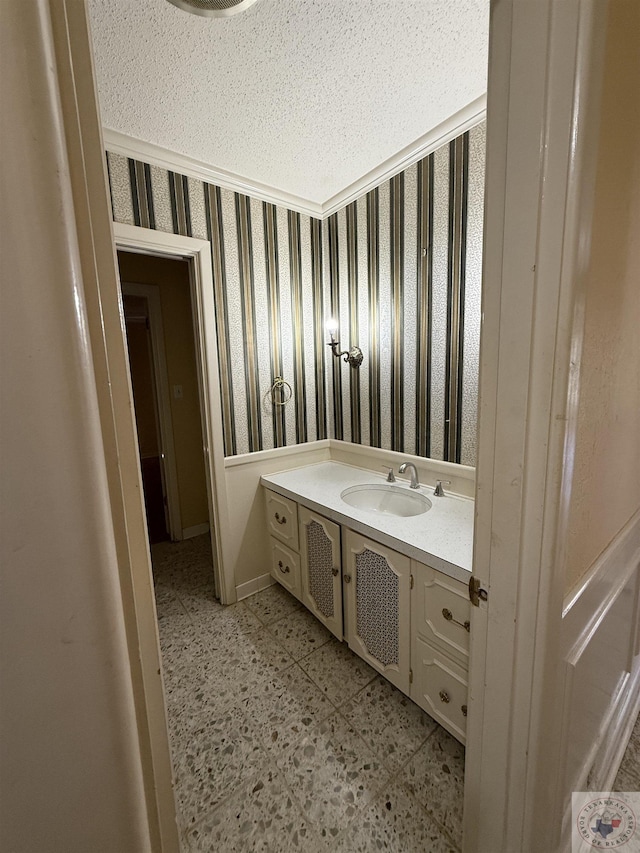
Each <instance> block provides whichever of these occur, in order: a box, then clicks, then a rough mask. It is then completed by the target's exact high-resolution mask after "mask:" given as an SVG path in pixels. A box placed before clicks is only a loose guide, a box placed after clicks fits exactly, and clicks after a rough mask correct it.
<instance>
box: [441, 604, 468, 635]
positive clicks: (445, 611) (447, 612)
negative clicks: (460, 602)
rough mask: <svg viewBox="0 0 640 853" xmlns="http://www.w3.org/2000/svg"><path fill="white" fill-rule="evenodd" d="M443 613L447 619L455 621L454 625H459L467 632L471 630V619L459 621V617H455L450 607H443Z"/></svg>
mask: <svg viewBox="0 0 640 853" xmlns="http://www.w3.org/2000/svg"><path fill="white" fill-rule="evenodd" d="M442 615H443V616H444V618H445V619H446V620H447V622H453V624H454V625H459V626H460V627H461V628H464V630H465V631H467V632H468V631H470V630H471V622H469V620H467V621H466V622H459V621H458V620H457V619H454V618H453V613H452V612H451V611H450V610H449V608H448V607H443V608H442Z"/></svg>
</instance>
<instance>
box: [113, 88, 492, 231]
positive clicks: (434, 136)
mask: <svg viewBox="0 0 640 853" xmlns="http://www.w3.org/2000/svg"><path fill="white" fill-rule="evenodd" d="M486 107H487V98H486V95H482V96H481V97H479V98H476V100H475V101H472V102H471V103H470V104H467V106H465V107H463V108H462V109H461V110H458V112H456V113H454V114H453V115H452V116H450V117H449V118H448V119H446V121H443V122H442V123H441V124H439V125H437V126H436V127H434V128H432V129H431V130H430V131H428V132H427V133H425V134H424V135H423V136H421V137H420V138H419V139H417V140H415V142H413V143H411V145H407V146H406V147H405V148H403V149H402V150H401V151H399V152H398V153H397V154H394V155H393V156H392V157H389V158H388V159H387V160H385V161H384V162H383V163H380V164H379V165H378V166H376V167H375V169H371V170H370V171H369V172H367V173H366V174H364V175H363V176H362V177H361V178H358V180H357V181H354V182H353V183H352V184H349V186H347V187H345V189H344V190H341V191H340V192H339V193H336V194H335V195H333V196H331V197H330V198H328V199H327V200H326V201H325V202H322V203H320V202H316V201H311V200H310V199H306V198H302V197H301V196H297V195H294V194H293V193H288V192H285V191H284V190H279V189H277V188H276V187H270V186H268V185H267V184H263V183H261V182H260V181H253V180H251V179H250V178H245V177H243V176H242V175H237V174H235V173H234V172H229V171H227V170H226V169H218V168H216V167H214V166H210V165H208V164H207V163H204V162H203V161H201V160H196V159H194V158H193V157H187V156H186V155H185V154H178V153H176V152H175V151H170V150H169V149H168V148H162V147H161V146H159V145H154V144H153V143H152V142H145V141H144V140H142V139H136V138H135V137H134V136H128V135H127V134H125V133H120V132H119V131H117V130H111V129H110V128H104V129H103V133H104V144H105V147H106V149H107V151H110V152H111V153H113V154H121V155H122V156H124V157H131V158H132V159H134V160H141V161H143V162H144V163H149V164H151V165H152V166H159V167H160V168H162V169H168V170H169V171H171V172H178V173H180V174H181V175H188V176H189V177H192V178H197V179H198V180H200V181H206V182H207V183H210V184H216V185H217V186H219V187H224V188H225V189H228V190H232V191H233V192H239V193H243V194H244V195H248V196H252V197H253V198H258V199H260V200H261V201H266V202H269V203H270V204H276V205H280V206H282V207H287V208H289V209H290V210H296V211H298V212H299V213H304V214H305V215H307V216H313V217H315V218H316V219H326V218H327V217H329V216H331V215H332V214H333V213H336V211H338V210H340V209H341V208H343V207H345V206H346V205H347V204H350V203H351V202H352V201H355V200H356V199H357V198H360V196H362V195H364V193H367V192H369V190H372V189H373V188H374V187H377V186H379V185H380V184H381V183H383V182H384V181H387V180H389V178H392V177H393V176H394V175H397V174H398V173H399V172H402V171H404V170H405V169H407V168H408V167H409V166H412V165H413V164H414V163H417V162H418V160H421V159H422V158H423V157H426V156H427V155H428V154H431V153H432V152H433V151H435V150H436V149H438V148H440V146H441V145H445V144H446V143H447V142H450V141H451V140H452V139H455V137H456V136H459V135H460V134H461V133H464V132H465V131H467V130H469V129H470V128H472V127H473V126H474V125H476V124H478V122H480V121H482V119H483V118H484V117H485V116H486Z"/></svg>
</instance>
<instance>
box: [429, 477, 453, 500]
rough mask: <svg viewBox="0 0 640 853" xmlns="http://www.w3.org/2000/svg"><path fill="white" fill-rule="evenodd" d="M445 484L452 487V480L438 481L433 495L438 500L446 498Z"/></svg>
mask: <svg viewBox="0 0 640 853" xmlns="http://www.w3.org/2000/svg"><path fill="white" fill-rule="evenodd" d="M443 483H446V484H447V486H450V485H451V480H436V487H435V489H434V490H433V494H434V495H435V496H436V497H437V498H443V497H444V489H443V488H442V484H443Z"/></svg>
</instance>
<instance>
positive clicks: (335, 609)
mask: <svg viewBox="0 0 640 853" xmlns="http://www.w3.org/2000/svg"><path fill="white" fill-rule="evenodd" d="M298 517H299V520H300V521H299V524H300V557H301V573H302V602H303V604H305V606H306V607H308V608H309V610H310V611H311V612H312V613H313V615H314V616H315V617H316V618H317V619H319V620H320V621H321V622H322V623H323V625H326V627H327V628H328V629H329V630H330V631H331V632H332V633H333V634H335V636H336V637H337V638H338V639H339V640H341V639H342V578H341V574H342V573H341V552H340V526H339V525H338V524H334V523H333V522H332V521H328V520H327V519H326V518H323V517H322V516H321V515H318V514H317V513H315V512H311V510H309V509H307V508H306V507H303V506H300V507H299V508H298Z"/></svg>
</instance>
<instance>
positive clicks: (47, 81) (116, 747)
mask: <svg viewBox="0 0 640 853" xmlns="http://www.w3.org/2000/svg"><path fill="white" fill-rule="evenodd" d="M77 6H78V8H79V13H80V15H81V13H82V7H81V6H80V5H79V4H77ZM50 8H51V7H50V5H49V4H48V3H46V2H44V0H31V2H29V3H27V4H24V3H22V2H20V0H3V2H2V3H0V17H1V19H2V20H1V24H0V58H1V60H2V68H1V70H0V78H1V79H2V106H3V111H4V113H5V115H8V116H11V120H7V121H3V122H2V127H1V129H0V134H1V140H0V148H1V150H2V158H1V159H0V185H1V187H2V200H3V210H2V223H1V227H0V240H1V241H2V244H1V246H0V258H1V263H2V270H1V275H0V278H1V279H2V282H3V285H4V284H7V283H8V284H10V286H3V288H2V310H1V311H0V324H1V328H0V346H1V348H2V349H1V352H0V370H1V380H2V381H1V392H2V397H1V401H0V416H1V425H0V433H1V436H2V439H1V441H0V452H1V453H2V478H1V480H0V483H1V490H2V516H1V524H2V531H1V536H0V542H1V547H2V553H1V555H0V572H1V577H0V587H1V589H2V595H1V596H0V728H1V732H0V847H2V850H3V851H12V853H35V851H43V853H44V851H47V853H87V851H92V853H113V851H118V852H119V853H148V851H150V850H151V840H150V836H149V825H148V820H147V813H146V809H145V797H144V787H143V777H142V764H141V748H140V741H139V739H138V733H137V728H136V714H135V708H134V695H133V690H132V681H131V670H130V667H129V658H128V652H127V638H126V634H125V624H124V616H123V592H122V587H121V585H120V582H119V575H118V559H117V552H116V542H115V537H114V528H113V521H112V514H111V505H110V500H109V490H108V483H107V471H106V465H105V453H104V444H103V440H102V431H101V423H100V417H99V410H98V401H97V388H96V379H95V372H94V365H93V363H92V352H91V349H90V340H89V335H88V332H87V311H86V304H87V301H86V292H87V288H86V285H87V279H86V278H85V276H84V269H83V266H82V264H81V260H80V253H79V246H78V241H79V236H78V222H79V221H80V218H79V217H78V216H77V215H76V214H77V213H78V212H79V211H76V210H75V209H74V198H73V195H72V182H71V180H70V174H69V162H70V160H71V162H72V163H75V162H76V160H75V158H74V157H73V156H72V155H71V154H70V151H69V149H68V148H67V144H66V143H65V131H69V132H70V130H71V128H70V126H69V125H68V124H67V123H66V122H65V120H64V118H63V115H62V111H61V102H60V99H59V94H60V87H59V85H58V78H57V76H56V71H57V63H56V60H57V59H58V58H59V55H58V56H56V54H55V53H54V44H53V38H52V35H51V20H50ZM52 8H53V11H54V14H57V22H58V23H60V22H61V20H62V19H63V15H62V14H61V11H63V10H61V9H60V4H58V3H53V6H52ZM56 10H57V12H56ZM70 20H71V22H72V24H73V25H76V26H77V25H78V15H75V14H74V13H72V14H71V15H70V16H69V17H68V18H64V20H63V23H64V25H65V26H66V25H67V24H68V23H69V21H70ZM79 73H81V74H82V80H83V81H86V80H88V81H89V83H91V69H90V67H89V68H87V67H86V66H85V67H83V68H82V69H79ZM74 94H75V93H74ZM78 100H80V102H81V103H82V104H83V106H85V105H86V103H87V99H86V98H85V99H84V100H82V97H78ZM77 102H78V101H76V103H77ZM91 107H93V109H94V111H95V103H94V102H93V101H92V100H89V110H90V109H91ZM95 151H96V154H97V153H98V151H99V148H97V147H96V148H95ZM98 162H99V161H98ZM76 174H77V172H76ZM102 193H103V199H104V202H105V204H106V192H105V188H104V182H103V183H102ZM105 221H106V220H105ZM86 224H87V223H86V219H84V220H83V227H86ZM107 225H108V222H107ZM103 235H104V236H106V237H107V238H108V237H109V233H108V228H107V231H106V233H105V232H104V231H103ZM80 242H81V244H82V245H83V246H84V245H85V244H86V243H87V242H88V241H86V240H85V241H82V240H81V241H80ZM111 268H112V272H114V270H113V256H112V255H111ZM100 269H101V268H100ZM101 271H102V269H101Z"/></svg>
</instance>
